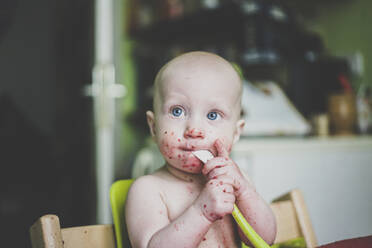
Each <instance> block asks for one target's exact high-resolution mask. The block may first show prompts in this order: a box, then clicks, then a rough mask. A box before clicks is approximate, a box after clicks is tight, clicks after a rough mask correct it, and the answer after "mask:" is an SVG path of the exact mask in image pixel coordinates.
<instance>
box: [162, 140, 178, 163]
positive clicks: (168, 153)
mask: <svg viewBox="0 0 372 248" xmlns="http://www.w3.org/2000/svg"><path fill="white" fill-rule="evenodd" d="M174 149H175V147H174V146H172V145H171V144H170V143H169V142H168V141H167V140H165V139H163V140H161V141H160V144H159V150H160V152H161V154H163V156H164V158H165V159H173V158H174V156H175V154H174Z"/></svg>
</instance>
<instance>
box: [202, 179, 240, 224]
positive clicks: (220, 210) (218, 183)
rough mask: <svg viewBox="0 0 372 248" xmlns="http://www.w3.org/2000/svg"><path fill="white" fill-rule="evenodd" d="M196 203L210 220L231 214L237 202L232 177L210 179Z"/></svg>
mask: <svg viewBox="0 0 372 248" xmlns="http://www.w3.org/2000/svg"><path fill="white" fill-rule="evenodd" d="M195 203H196V206H197V207H198V208H199V209H200V210H201V212H202V213H203V215H204V216H205V217H206V218H207V219H208V220H209V221H210V222H214V221H216V220H218V219H222V218H223V217H224V216H225V215H227V214H231V213H232V211H233V209H234V203H235V195H234V189H233V186H232V181H231V178H229V177H225V176H220V177H219V178H218V179H212V180H209V181H208V182H207V183H206V185H205V187H204V189H203V190H202V192H201V193H200V195H199V197H198V199H197V200H196V201H195Z"/></svg>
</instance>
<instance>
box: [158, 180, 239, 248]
mask: <svg viewBox="0 0 372 248" xmlns="http://www.w3.org/2000/svg"><path fill="white" fill-rule="evenodd" d="M201 190H202V187H200V186H197V185H191V184H188V185H182V186H173V187H168V189H167V190H166V191H165V193H164V196H165V197H164V200H165V203H166V205H167V208H168V216H169V218H170V220H171V221H172V220H174V219H176V218H177V217H178V216H180V215H181V214H182V213H183V212H184V211H185V210H186V209H187V208H189V207H190V206H191V205H192V204H193V203H194V201H195V200H196V199H197V198H198V196H199V194H200V193H201ZM238 243H239V238H238V235H237V230H236V227H235V224H234V220H233V218H232V217H231V215H227V216H225V217H224V218H223V219H221V220H218V221H215V222H214V223H213V224H212V226H211V228H210V229H209V231H208V232H207V234H206V235H205V236H204V237H203V241H202V242H201V243H200V245H199V247H221V248H223V247H229V248H234V247H239V246H238V245H237V244H238Z"/></svg>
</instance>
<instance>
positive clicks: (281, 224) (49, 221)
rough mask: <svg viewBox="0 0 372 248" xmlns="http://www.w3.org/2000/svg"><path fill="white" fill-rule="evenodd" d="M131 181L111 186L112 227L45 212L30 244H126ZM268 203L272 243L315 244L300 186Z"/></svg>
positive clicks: (66, 247)
mask: <svg viewBox="0 0 372 248" xmlns="http://www.w3.org/2000/svg"><path fill="white" fill-rule="evenodd" d="M132 182H133V180H132V179H130V180H119V181H116V182H115V183H114V184H113V185H112V186H111V189H110V200H111V207H112V214H113V219H114V228H113V227H112V225H96V226H85V227H84V226H82V227H72V228H62V229H61V227H60V224H59V220H58V217H57V216H55V215H45V216H42V217H41V218H39V220H38V221H37V222H35V224H34V225H33V226H32V227H31V229H30V233H31V242H32V248H52V247H53V248H72V247H79V248H80V247H81V248H88V247H90V248H114V247H115V237H116V244H117V248H124V247H130V243H129V239H128V235H127V232H126V225H125V211H124V210H125V208H124V206H125V200H126V196H127V193H128V190H129V187H130V185H131V183H132ZM270 206H271V208H272V210H273V212H274V214H275V217H276V220H277V231H278V232H277V236H276V239H275V245H273V247H275V248H280V247H291V246H292V247H303V246H295V245H298V243H296V242H297V241H298V240H304V243H305V244H306V247H308V248H312V247H316V246H317V241H316V238H315V234H314V231H313V228H312V225H311V221H310V217H309V214H308V211H307V208H306V205H305V202H304V198H303V196H302V193H301V191H300V190H298V189H295V190H292V191H290V192H289V193H287V194H285V195H283V196H281V197H279V198H277V199H275V200H274V201H273V202H272V203H271V204H270ZM114 229H115V234H116V235H115V236H114ZM302 238H303V239H302ZM282 244H283V245H282ZM243 247H244V246H243Z"/></svg>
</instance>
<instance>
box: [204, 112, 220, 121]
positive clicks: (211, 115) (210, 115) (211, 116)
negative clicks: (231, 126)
mask: <svg viewBox="0 0 372 248" xmlns="http://www.w3.org/2000/svg"><path fill="white" fill-rule="evenodd" d="M217 117H218V113H217V112H209V113H208V114H207V118H208V119H209V120H212V121H213V120H215V119H217Z"/></svg>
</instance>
